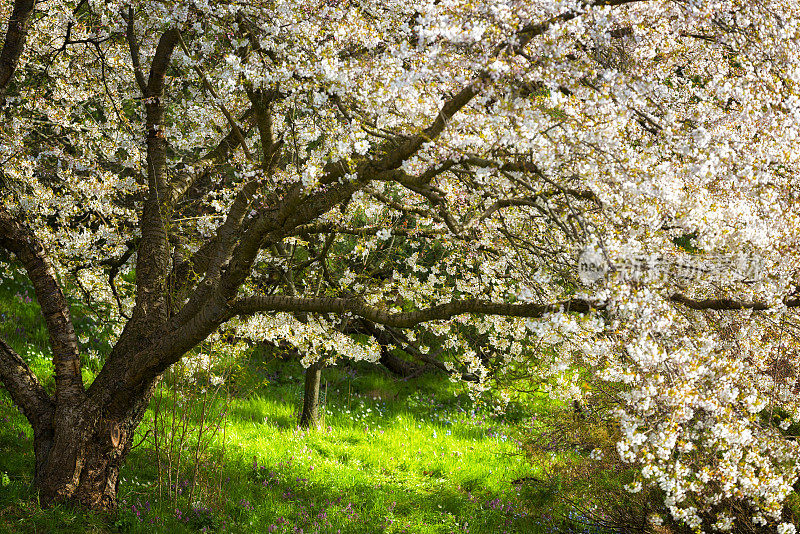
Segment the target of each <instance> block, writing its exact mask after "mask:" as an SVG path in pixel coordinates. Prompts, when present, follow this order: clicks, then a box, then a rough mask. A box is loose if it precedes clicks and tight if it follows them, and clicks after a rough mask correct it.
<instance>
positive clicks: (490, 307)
mask: <svg viewBox="0 0 800 534" xmlns="http://www.w3.org/2000/svg"><path fill="white" fill-rule="evenodd" d="M228 304H229V307H230V310H231V316H234V315H252V314H254V313H258V312H307V313H336V314H346V313H350V314H353V315H356V316H359V317H362V318H364V319H367V320H368V321H372V322H373V323H378V324H382V325H386V326H393V327H395V328H411V327H412V326H416V325H418V324H420V323H424V322H428V321H443V320H446V319H450V318H451V317H454V316H456V315H463V314H465V313H474V314H484V315H505V316H511V317H531V318H538V317H543V316H544V315H546V314H548V313H554V312H558V311H565V312H577V313H589V312H591V311H592V310H595V309H598V308H599V307H600V305H596V304H595V303H592V302H590V301H588V300H584V299H572V300H566V301H562V302H556V303H553V304H506V303H502V302H490V301H486V300H480V299H470V300H453V301H450V302H448V303H446V304H438V305H435V306H431V307H430V308H426V309H422V310H418V311H413V312H398V313H393V312H388V311H386V310H383V309H381V308H377V307H374V306H369V305H367V304H365V303H364V302H363V301H361V300H360V299H356V298H303V297H290V296H286V295H269V296H252V297H242V298H238V299H233V300H232V301H231V302H229V303H228Z"/></svg>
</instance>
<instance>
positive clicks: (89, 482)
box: [34, 387, 153, 511]
mask: <svg viewBox="0 0 800 534" xmlns="http://www.w3.org/2000/svg"><path fill="white" fill-rule="evenodd" d="M152 391H153V387H150V388H147V390H146V391H145V392H144V393H142V394H141V396H139V397H138V398H137V399H136V400H135V401H134V402H133V403H132V405H131V406H130V407H129V409H128V410H127V412H126V413H125V414H123V415H122V416H121V417H116V416H113V415H111V414H110V413H109V410H102V409H100V408H99V407H98V405H97V404H95V403H93V402H92V401H91V400H89V401H87V402H86V403H84V404H83V405H81V406H79V407H78V408H74V409H72V410H63V409H57V410H56V411H55V413H54V415H53V418H52V421H51V422H49V424H48V425H46V426H40V428H39V429H38V430H36V431H35V432H34V449H35V454H36V465H35V474H34V485H35V487H36V488H37V489H38V490H39V498H40V500H41V502H42V503H43V504H44V505H48V504H51V503H56V502H69V503H73V504H79V505H82V506H85V507H87V508H89V509H92V510H96V511H110V510H113V509H114V508H115V507H116V504H117V490H118V488H119V472H120V469H121V468H122V465H123V463H124V462H125V458H126V457H127V455H128V453H129V452H130V450H131V446H132V445H133V437H134V435H135V430H136V427H137V426H138V425H139V423H140V422H141V419H142V417H143V415H144V412H145V409H146V408H147V404H148V402H149V400H150V397H151V396H152Z"/></svg>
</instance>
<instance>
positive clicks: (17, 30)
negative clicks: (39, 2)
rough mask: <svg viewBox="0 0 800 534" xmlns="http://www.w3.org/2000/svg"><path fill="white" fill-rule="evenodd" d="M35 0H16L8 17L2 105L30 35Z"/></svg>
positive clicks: (0, 75) (1, 58) (0, 58)
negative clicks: (29, 22)
mask: <svg viewBox="0 0 800 534" xmlns="http://www.w3.org/2000/svg"><path fill="white" fill-rule="evenodd" d="M34 3H35V1H34V0H15V2H14V9H13V10H12V11H11V17H9V19H8V29H7V30H6V38H5V40H4V41H3V50H2V51H0V107H2V106H3V105H5V97H6V91H7V90H8V85H9V83H10V82H11V80H12V78H13V77H14V72H15V71H16V70H17V65H19V58H20V56H21V55H22V51H23V49H24V48H25V38H26V37H27V35H28V21H29V20H30V17H31V13H33V5H34Z"/></svg>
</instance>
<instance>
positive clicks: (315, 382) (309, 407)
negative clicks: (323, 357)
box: [300, 362, 323, 428]
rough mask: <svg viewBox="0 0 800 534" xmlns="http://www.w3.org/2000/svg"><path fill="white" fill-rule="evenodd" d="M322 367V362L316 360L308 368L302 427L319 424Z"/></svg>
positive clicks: (301, 417) (301, 420)
mask: <svg viewBox="0 0 800 534" xmlns="http://www.w3.org/2000/svg"><path fill="white" fill-rule="evenodd" d="M322 367H323V365H322V363H321V362H314V363H312V364H311V365H310V366H309V367H308V369H306V379H305V388H304V392H303V413H302V414H301V415H300V426H301V427H302V428H310V427H316V426H318V425H319V384H320V382H321V381H322Z"/></svg>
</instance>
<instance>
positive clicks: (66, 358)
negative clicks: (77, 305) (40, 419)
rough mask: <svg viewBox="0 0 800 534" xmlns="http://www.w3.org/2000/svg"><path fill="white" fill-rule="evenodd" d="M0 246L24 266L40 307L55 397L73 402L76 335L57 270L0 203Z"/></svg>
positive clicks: (79, 383) (77, 392)
mask: <svg viewBox="0 0 800 534" xmlns="http://www.w3.org/2000/svg"><path fill="white" fill-rule="evenodd" d="M0 247H2V248H5V249H6V250H9V251H11V252H13V253H14V254H15V255H16V256H17V258H19V260H20V261H21V262H22V264H23V265H24V266H25V270H26V271H27V273H28V278H29V279H30V281H31V283H32V284H33V288H34V291H35V292H36V300H37V301H38V302H39V306H41V309H42V316H43V317H44V320H45V324H46V325H47V331H48V333H49V334H50V345H51V347H52V349H53V366H54V367H55V374H56V399H58V401H59V402H61V401H64V402H67V403H71V404H72V405H74V404H77V403H79V402H80V401H81V400H82V399H83V398H84V389H83V380H82V378H81V360H80V357H79V353H78V338H77V337H76V336H75V330H74V328H73V326H72V319H71V318H70V314H69V306H68V305H67V300H66V298H65V297H64V293H63V292H62V291H61V286H60V285H59V283H58V280H57V279H56V273H55V271H54V270H53V268H52V267H51V266H50V262H49V261H48V260H47V257H46V255H45V252H44V247H42V245H41V243H39V240H38V239H37V238H36V236H35V235H34V234H33V232H32V231H31V230H30V229H29V228H28V227H27V226H26V225H25V224H23V223H22V222H21V221H20V220H19V219H18V218H16V217H14V216H13V215H11V214H10V213H9V212H8V211H7V210H6V209H5V208H3V207H0Z"/></svg>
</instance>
